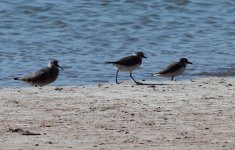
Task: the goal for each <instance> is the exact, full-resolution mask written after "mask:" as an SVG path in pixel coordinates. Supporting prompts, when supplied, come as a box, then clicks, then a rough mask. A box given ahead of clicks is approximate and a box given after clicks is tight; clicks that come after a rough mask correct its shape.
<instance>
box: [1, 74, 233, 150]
mask: <svg viewBox="0 0 235 150" xmlns="http://www.w3.org/2000/svg"><path fill="white" fill-rule="evenodd" d="M142 82H144V83H147V84H146V85H135V83H134V82H132V81H125V82H124V83H122V84H119V85H117V84H115V83H102V84H97V85H84V86H77V87H76V86H64V87H63V86H55V87H53V86H45V87H42V88H36V87H23V88H0V99H1V101H0V106H1V110H0V113H1V114H2V115H1V117H0V118H1V125H0V133H1V140H0V149H1V150H5V149H15V148H17V149H51V150H56V149H77V148H79V149H213V150H214V149H235V130H234V129H235V116H234V114H235V102H234V98H235V92H234V91H235V78H220V77H215V78H214V77H213V78H201V79H193V80H182V81H173V82H171V81H157V80H152V81H142ZM152 83H154V84H152ZM16 129H18V130H16ZM25 131H29V132H32V133H39V134H40V135H22V134H23V133H25Z"/></svg>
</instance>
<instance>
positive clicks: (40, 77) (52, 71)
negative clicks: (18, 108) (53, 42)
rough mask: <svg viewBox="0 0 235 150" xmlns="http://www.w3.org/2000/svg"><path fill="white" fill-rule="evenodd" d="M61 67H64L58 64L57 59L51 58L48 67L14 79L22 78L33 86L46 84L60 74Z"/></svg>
mask: <svg viewBox="0 0 235 150" xmlns="http://www.w3.org/2000/svg"><path fill="white" fill-rule="evenodd" d="M59 68H61V69H63V68H62V67H60V66H59V65H58V61H57V60H54V59H53V60H51V61H49V63H48V67H46V68H42V69H40V70H38V71H35V72H33V73H31V74H29V75H26V76H24V77H18V78H14V80H21V81H25V82H27V83H29V84H30V85H32V86H35V87H37V86H40V87H42V86H45V85H47V84H50V83H52V82H54V81H55V80H56V79H57V77H58V75H59Z"/></svg>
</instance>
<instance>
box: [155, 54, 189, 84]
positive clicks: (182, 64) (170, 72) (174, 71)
mask: <svg viewBox="0 0 235 150" xmlns="http://www.w3.org/2000/svg"><path fill="white" fill-rule="evenodd" d="M187 64H193V63H191V62H189V61H188V59H186V58H180V59H179V60H178V61H177V62H174V63H172V64H169V65H168V66H167V67H166V68H164V69H163V70H161V71H160V72H157V73H153V74H152V76H162V77H171V81H172V80H173V79H174V77H175V76H178V75H180V74H182V73H183V72H184V70H185V68H186V66H187Z"/></svg>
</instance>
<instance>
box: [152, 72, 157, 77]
mask: <svg viewBox="0 0 235 150" xmlns="http://www.w3.org/2000/svg"><path fill="white" fill-rule="evenodd" d="M158 75H159V74H158V73H152V74H151V77H156V76H158Z"/></svg>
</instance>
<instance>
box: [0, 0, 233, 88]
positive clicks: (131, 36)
mask: <svg viewBox="0 0 235 150" xmlns="http://www.w3.org/2000/svg"><path fill="white" fill-rule="evenodd" d="M234 16H235V1H234V0H227V1H221V0H214V1H205V0H197V1H192V0H191V1H190V0H165V1H161V0H157V1H156V0H148V1H133V0H116V1H87V0H80V1H75V0H70V1H68V0H66V1H65V0H57V1H55V0H54V1H53V0H33V1H27V0H12V1H8V0H2V1H0V20H1V24H0V43H1V44H0V71H1V74H0V86H1V87H9V86H10V87H11V86H27V84H25V83H22V82H19V81H14V80H13V79H12V78H14V77H16V76H21V75H25V74H27V73H29V72H32V71H34V70H37V69H39V68H41V67H44V66H47V62H48V61H49V60H50V59H52V58H55V59H58V60H59V63H60V65H61V66H63V67H64V70H63V71H61V74H60V76H59V78H58V80H57V81H56V82H54V83H53V84H52V85H83V84H95V83H102V82H114V81H115V73H116V70H115V69H114V68H113V67H112V66H111V65H106V64H104V62H105V61H109V60H117V59H119V58H121V57H123V56H125V55H130V54H132V53H133V52H135V51H137V50H141V51H143V52H144V53H145V54H146V55H147V57H148V59H144V60H143V64H142V65H141V69H139V70H136V71H134V72H133V76H134V77H135V78H136V79H139V80H148V79H151V78H150V73H152V72H156V71H159V70H160V69H161V68H162V67H164V66H166V65H167V64H168V63H170V62H173V61H175V60H177V59H178V58H180V57H186V58H188V59H189V60H190V61H191V62H193V63H194V64H193V65H188V66H187V70H186V71H185V72H184V74H183V75H181V76H179V77H177V79H179V80H182V79H193V78H197V77H201V76H235V17H234ZM123 79H130V78H129V77H128V73H120V80H123ZM154 79H155V80H168V79H167V78H162V77H158V78H154Z"/></svg>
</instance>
